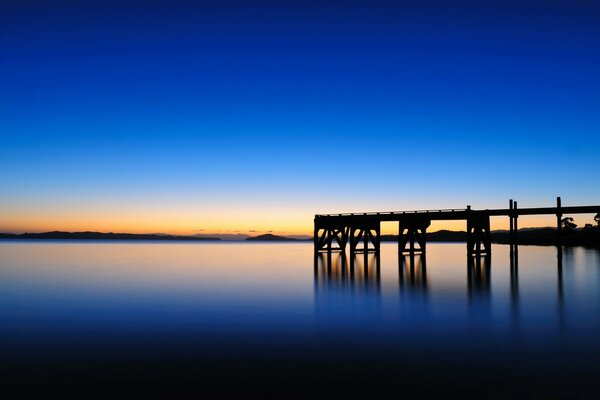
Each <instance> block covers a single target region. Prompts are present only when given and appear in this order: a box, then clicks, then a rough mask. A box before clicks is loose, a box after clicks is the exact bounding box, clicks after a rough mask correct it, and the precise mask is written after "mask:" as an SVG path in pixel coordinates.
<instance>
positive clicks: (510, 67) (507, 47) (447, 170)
mask: <svg viewBox="0 0 600 400" xmlns="http://www.w3.org/2000/svg"><path fill="white" fill-rule="evenodd" d="M598 21H600V3H598V2H592V1H573V0H570V1H564V2H552V1H536V2H531V1H529V2H528V1H519V2H511V1H502V2H492V1H477V2H475V1H474V2H455V1H439V2H427V1H373V0H371V1H350V0H344V1H324V0H321V1H259V2H257V1H247V0H244V1H226V0H221V1H195V2H194V1H174V0H170V1H124V0H121V1H92V0H87V1H52V2H49V1H39V2H32V1H3V2H2V3H1V4H0V49H1V51H0V139H1V141H0V231H9V232H24V231H30V232H31V231H47V230H100V231H128V232H168V233H183V234H190V233H214V232H220V233H226V232H228V233H235V232H238V231H239V232H241V233H254V232H253V231H255V232H256V233H263V232H267V231H273V232H275V233H282V234H310V232H311V230H312V218H313V214H314V213H316V212H345V211H384V210H404V209H424V208H452V207H455V208H464V206H465V205H466V204H471V205H472V206H473V208H495V207H506V206H507V202H508V199H509V198H514V199H517V200H518V201H519V205H520V207H527V206H545V205H552V204H554V201H555V197H556V196H557V195H561V196H562V197H563V204H566V205H577V204H599V203H600V185H598V176H599V173H600V157H599V156H598V153H599V150H600V23H598ZM586 218H587V219H588V220H590V219H591V218H589V217H588V216H586ZM552 220H553V218H552V217H547V218H546V217H541V218H530V219H524V220H523V221H522V222H521V223H520V226H526V225H551V224H552V223H553V222H552ZM577 222H579V223H580V224H583V223H584V222H590V221H586V220H585V218H579V219H578V220H577ZM493 224H494V226H495V227H496V228H502V227H505V226H507V224H508V222H507V221H504V220H498V221H493ZM463 225H464V223H463V222H461V223H460V224H458V225H452V224H449V225H445V226H444V227H450V228H454V227H459V228H460V227H462V228H463V229H464V227H463ZM437 226H438V227H441V226H440V225H437Z"/></svg>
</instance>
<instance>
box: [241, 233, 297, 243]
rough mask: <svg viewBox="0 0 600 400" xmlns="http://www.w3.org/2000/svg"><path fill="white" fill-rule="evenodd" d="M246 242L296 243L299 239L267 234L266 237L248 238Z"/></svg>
mask: <svg viewBox="0 0 600 400" xmlns="http://www.w3.org/2000/svg"><path fill="white" fill-rule="evenodd" d="M246 240H250V241H265V242H290V241H294V242H295V241H297V240H298V239H292V238H289V237H285V236H277V235H272V234H270V233H267V234H264V235H258V236H251V237H248V238H246Z"/></svg>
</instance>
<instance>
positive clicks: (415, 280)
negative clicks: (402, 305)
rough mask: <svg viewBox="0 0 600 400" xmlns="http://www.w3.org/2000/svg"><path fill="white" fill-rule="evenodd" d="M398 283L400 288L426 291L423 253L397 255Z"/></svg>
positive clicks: (425, 262) (425, 265) (425, 263)
mask: <svg viewBox="0 0 600 400" xmlns="http://www.w3.org/2000/svg"><path fill="white" fill-rule="evenodd" d="M398 263H399V271H398V283H399V285H400V289H401V290H407V289H408V290H414V291H422V292H426V291H427V284H428V282H427V259H426V256H425V254H417V255H415V254H410V255H402V254H400V255H399V261H398Z"/></svg>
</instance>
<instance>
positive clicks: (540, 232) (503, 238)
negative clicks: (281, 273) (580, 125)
mask: <svg viewBox="0 0 600 400" xmlns="http://www.w3.org/2000/svg"><path fill="white" fill-rule="evenodd" d="M491 235H492V242H493V243H498V244H508V242H509V240H508V239H509V232H508V231H505V230H501V231H492V232H491ZM0 239H69V240H187V241H206V240H219V241H221V240H222V239H221V238H217V237H206V236H179V235H163V234H136V233H112V232H111V233H102V232H60V231H54V232H44V233H23V234H13V233H0ZM245 240H247V241H265V242H302V241H312V238H311V239H297V238H290V237H286V236H278V235H273V234H270V233H267V234H264V235H258V236H252V237H248V238H246V239H245ZM397 240H398V235H382V236H381V241H382V242H396V241H397ZM518 240H519V244H523V245H540V246H553V245H555V244H556V228H523V229H519V233H518ZM427 241H428V242H456V243H466V241H467V233H466V232H465V231H449V230H440V231H437V232H428V233H427ZM562 243H563V245H565V246H587V247H598V248H600V228H598V227H596V226H595V227H591V228H583V229H572V230H565V231H563V233H562Z"/></svg>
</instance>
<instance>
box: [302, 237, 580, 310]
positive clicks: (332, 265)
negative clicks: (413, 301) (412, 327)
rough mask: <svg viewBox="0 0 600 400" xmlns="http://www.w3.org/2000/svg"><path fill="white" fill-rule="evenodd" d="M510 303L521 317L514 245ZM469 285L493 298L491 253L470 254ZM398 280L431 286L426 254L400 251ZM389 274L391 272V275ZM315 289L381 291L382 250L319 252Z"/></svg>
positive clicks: (407, 286) (473, 294)
mask: <svg viewBox="0 0 600 400" xmlns="http://www.w3.org/2000/svg"><path fill="white" fill-rule="evenodd" d="M563 251H565V252H567V254H568V252H569V251H572V250H571V249H568V248H566V250H563V249H562V248H561V247H558V248H557V267H556V268H557V269H556V271H557V294H558V296H557V298H558V311H559V318H561V317H562V315H563V313H564V293H563V291H564V289H563V286H564V283H563ZM509 257H510V263H509V265H510V303H511V313H512V315H513V318H518V317H519V303H520V287H519V249H518V246H516V245H511V246H510V253H509ZM465 267H466V274H465V275H466V283H467V285H466V287H467V294H468V297H469V299H471V300H474V299H480V300H486V299H488V300H489V299H490V292H491V287H492V273H491V271H492V264H491V257H490V256H489V255H485V256H477V255H476V256H469V257H467V263H466V266H465ZM397 274H398V275H397V282H398V289H399V290H400V292H401V293H404V292H405V293H414V294H417V293H423V294H427V292H428V291H430V290H431V282H430V280H431V277H430V276H429V275H428V271H427V256H426V254H424V253H423V254H408V255H405V254H399V255H398V264H397ZM388 276H389V275H388ZM314 282H315V289H317V290H319V291H320V292H327V291H329V292H335V291H337V292H345V291H348V292H349V293H352V294H355V293H380V291H381V286H382V275H381V260H380V253H379V252H375V253H368V254H367V257H364V255H362V254H361V256H357V255H352V256H350V257H348V255H347V254H346V253H344V252H338V253H315V259H314Z"/></svg>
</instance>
